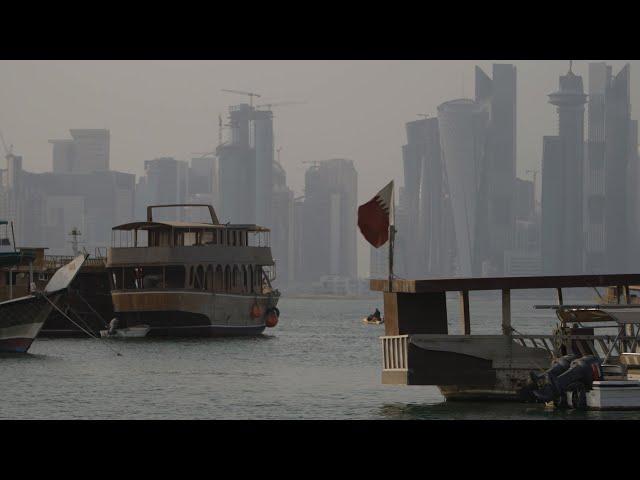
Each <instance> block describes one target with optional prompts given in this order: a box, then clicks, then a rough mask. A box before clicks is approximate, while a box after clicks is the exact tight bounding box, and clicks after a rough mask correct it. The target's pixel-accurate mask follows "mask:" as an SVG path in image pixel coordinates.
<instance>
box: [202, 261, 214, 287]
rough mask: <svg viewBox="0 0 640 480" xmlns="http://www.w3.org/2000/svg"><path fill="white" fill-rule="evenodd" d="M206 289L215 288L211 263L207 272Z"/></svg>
mask: <svg viewBox="0 0 640 480" xmlns="http://www.w3.org/2000/svg"><path fill="white" fill-rule="evenodd" d="M204 289H205V290H213V267H212V266H211V265H209V266H208V267H207V273H206V275H205V278H204Z"/></svg>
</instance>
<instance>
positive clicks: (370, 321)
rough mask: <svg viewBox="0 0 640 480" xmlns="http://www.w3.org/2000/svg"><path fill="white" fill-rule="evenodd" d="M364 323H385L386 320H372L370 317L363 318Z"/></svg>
mask: <svg viewBox="0 0 640 480" xmlns="http://www.w3.org/2000/svg"><path fill="white" fill-rule="evenodd" d="M362 323H367V324H369V325H381V324H383V323H384V320H370V319H369V318H363V319H362Z"/></svg>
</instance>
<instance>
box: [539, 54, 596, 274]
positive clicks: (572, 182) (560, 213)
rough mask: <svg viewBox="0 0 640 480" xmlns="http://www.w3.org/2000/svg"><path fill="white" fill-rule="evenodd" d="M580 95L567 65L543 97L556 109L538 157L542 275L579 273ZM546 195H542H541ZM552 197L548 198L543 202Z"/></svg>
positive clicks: (581, 249)
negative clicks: (551, 132)
mask: <svg viewBox="0 0 640 480" xmlns="http://www.w3.org/2000/svg"><path fill="white" fill-rule="evenodd" d="M586 101H587V96H586V95H585V93H584V89H583V85H582V77H581V76H579V75H576V74H574V73H573V70H572V68H571V66H570V67H569V72H568V73H567V74H566V75H563V76H561V77H560V88H559V90H558V91H556V92H554V93H551V94H550V95H549V103H550V104H552V105H554V106H556V108H557V112H558V135H557V137H545V139H544V142H545V148H544V152H543V160H542V176H543V180H542V182H543V185H542V188H543V211H542V217H543V219H542V222H543V225H542V230H543V231H542V244H543V245H542V249H543V252H542V253H543V260H544V262H545V264H544V269H545V272H546V273H562V274H578V273H581V272H582V271H583V254H584V241H583V236H584V234H583V162H584V105H585V103H586ZM545 197H546V198H545ZM552 198H553V199H554V201H553V202H551V201H549V200H550V199H552Z"/></svg>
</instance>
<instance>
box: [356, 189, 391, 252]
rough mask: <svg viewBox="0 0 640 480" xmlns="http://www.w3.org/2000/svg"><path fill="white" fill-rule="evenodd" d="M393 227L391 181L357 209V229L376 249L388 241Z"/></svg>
mask: <svg viewBox="0 0 640 480" xmlns="http://www.w3.org/2000/svg"><path fill="white" fill-rule="evenodd" d="M389 225H393V180H391V182H389V184H388V185H387V186H386V187H384V188H383V189H382V190H380V191H379V192H378V193H377V194H376V196H375V197H373V198H372V199H371V200H369V201H368V202H367V203H365V204H364V205H361V206H360V207H358V227H359V228H360V231H361V232H362V235H363V236H364V238H366V239H367V242H369V243H370V244H371V245H373V246H374V247H376V248H379V247H381V246H382V245H384V244H385V243H387V240H389Z"/></svg>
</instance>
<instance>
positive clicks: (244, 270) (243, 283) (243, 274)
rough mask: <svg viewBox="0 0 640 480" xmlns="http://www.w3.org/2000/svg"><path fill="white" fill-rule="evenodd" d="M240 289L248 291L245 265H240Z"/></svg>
mask: <svg viewBox="0 0 640 480" xmlns="http://www.w3.org/2000/svg"><path fill="white" fill-rule="evenodd" d="M242 287H243V289H242V291H243V292H244V293H247V292H248V291H249V288H248V285H247V267H245V266H244V265H243V266H242Z"/></svg>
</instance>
